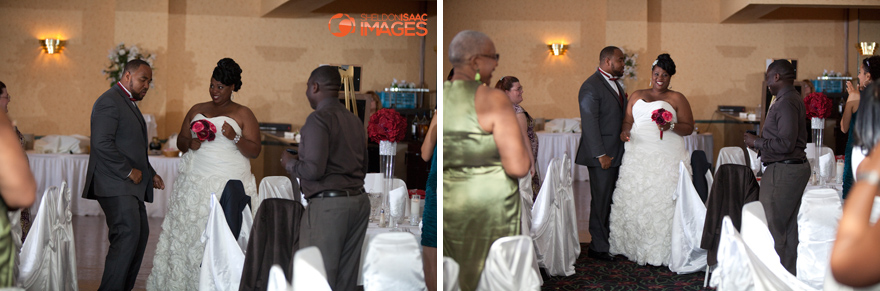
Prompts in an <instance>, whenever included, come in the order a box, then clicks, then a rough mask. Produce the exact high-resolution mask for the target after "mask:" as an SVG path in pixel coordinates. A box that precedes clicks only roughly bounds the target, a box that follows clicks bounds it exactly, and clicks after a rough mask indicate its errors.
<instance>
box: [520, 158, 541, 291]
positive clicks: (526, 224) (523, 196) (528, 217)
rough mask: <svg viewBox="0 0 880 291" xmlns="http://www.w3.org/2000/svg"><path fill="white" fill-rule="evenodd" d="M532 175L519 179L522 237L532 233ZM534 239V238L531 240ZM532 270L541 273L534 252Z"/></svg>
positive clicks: (536, 253)
mask: <svg viewBox="0 0 880 291" xmlns="http://www.w3.org/2000/svg"><path fill="white" fill-rule="evenodd" d="M532 192H533V190H532V173H531V172H530V173H528V174H526V176H525V177H522V178H519V198H520V204H519V205H520V212H521V214H520V224H521V225H522V227H521V228H522V229H521V230H520V231H521V233H520V234H522V235H527V236H531V234H532V231H531V228H532V206H533V205H534V202H533V201H532ZM532 239H534V237H533V238H532ZM532 262H533V264H532V268H534V269H535V272H538V273H539V274H540V273H541V270H540V269H539V268H538V252H537V250H536V251H535V259H534V260H533V261H532ZM539 279H540V280H541V285H544V279H543V278H540V277H539Z"/></svg>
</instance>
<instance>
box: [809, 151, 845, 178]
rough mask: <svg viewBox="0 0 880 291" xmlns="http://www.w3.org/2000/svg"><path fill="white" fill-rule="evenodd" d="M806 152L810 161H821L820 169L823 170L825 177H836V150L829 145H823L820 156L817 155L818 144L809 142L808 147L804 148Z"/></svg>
mask: <svg viewBox="0 0 880 291" xmlns="http://www.w3.org/2000/svg"><path fill="white" fill-rule="evenodd" d="M804 152H806V154H807V160H809V161H810V163H817V162H818V163H819V170H820V171H822V173H823V175H824V176H825V177H834V175H835V174H836V173H835V172H836V171H837V167H836V166H835V163H836V162H837V159H835V158H834V151H832V150H831V148H829V147H825V146H823V147H822V152H821V153H820V154H819V157H818V158H817V157H816V144H814V143H807V148H805V149H804ZM811 165H812V164H811Z"/></svg>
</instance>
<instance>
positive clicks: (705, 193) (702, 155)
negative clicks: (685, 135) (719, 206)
mask: <svg viewBox="0 0 880 291" xmlns="http://www.w3.org/2000/svg"><path fill="white" fill-rule="evenodd" d="M691 169H693V170H694V175H693V185H694V189H696V190H697V194H698V195H700V200H701V201H703V203H704V204H705V203H706V199H707V198H709V188H711V187H712V163H710V162H709V160H708V159H706V152H704V151H703V150H695V151H693V152H691Z"/></svg>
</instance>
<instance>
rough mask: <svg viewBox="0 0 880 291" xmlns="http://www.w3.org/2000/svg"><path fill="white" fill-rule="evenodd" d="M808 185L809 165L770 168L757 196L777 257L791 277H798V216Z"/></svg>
mask: <svg viewBox="0 0 880 291" xmlns="http://www.w3.org/2000/svg"><path fill="white" fill-rule="evenodd" d="M809 181H810V164H808V163H803V164H782V163H775V164H770V165H768V166H767V169H766V170H764V176H763V177H762V178H761V192H760V193H759V194H758V201H761V204H763V205H764V212H765V213H766V214H767V227H768V228H769V229H770V234H771V235H772V236H773V240H774V241H775V243H776V245H775V248H776V253H778V254H779V260H780V261H781V262H782V266H783V267H785V269H786V270H788V272H789V273H791V274H792V275H797V274H796V272H797V246H798V229H797V227H798V225H797V215H798V210H799V209H800V208H801V198H802V197H803V196H804V189H805V188H806V187H807V182H809Z"/></svg>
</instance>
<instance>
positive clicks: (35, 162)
mask: <svg viewBox="0 0 880 291" xmlns="http://www.w3.org/2000/svg"><path fill="white" fill-rule="evenodd" d="M28 159H29V160H30V167H31V171H32V172H33V173H34V179H35V180H36V182H37V198H36V200H35V201H34V205H33V206H31V217H35V216H36V214H37V211H38V209H37V208H39V205H40V201H41V200H42V198H43V193H44V192H45V191H46V189H48V188H49V187H52V186H56V187H59V186H61V182H62V181H67V184H68V185H69V186H70V189H71V199H70V200H71V201H70V211H71V213H73V215H103V211H101V206H100V205H99V204H98V201H97V200H89V199H85V198H82V191H83V187H85V181H86V173H87V171H88V166H89V155H86V154H81V155H71V154H37V153H32V152H29V153H28ZM150 164H151V165H152V166H153V169H154V170H156V173H157V174H159V176H161V177H162V180H164V182H165V190H159V189H153V203H146V207H147V215H148V216H150V217H164V216H165V212H167V211H168V199H169V197H170V196H171V193H172V192H173V190H174V180H176V179H177V167H178V164H180V158H178V157H172V158H169V157H164V156H150Z"/></svg>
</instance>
